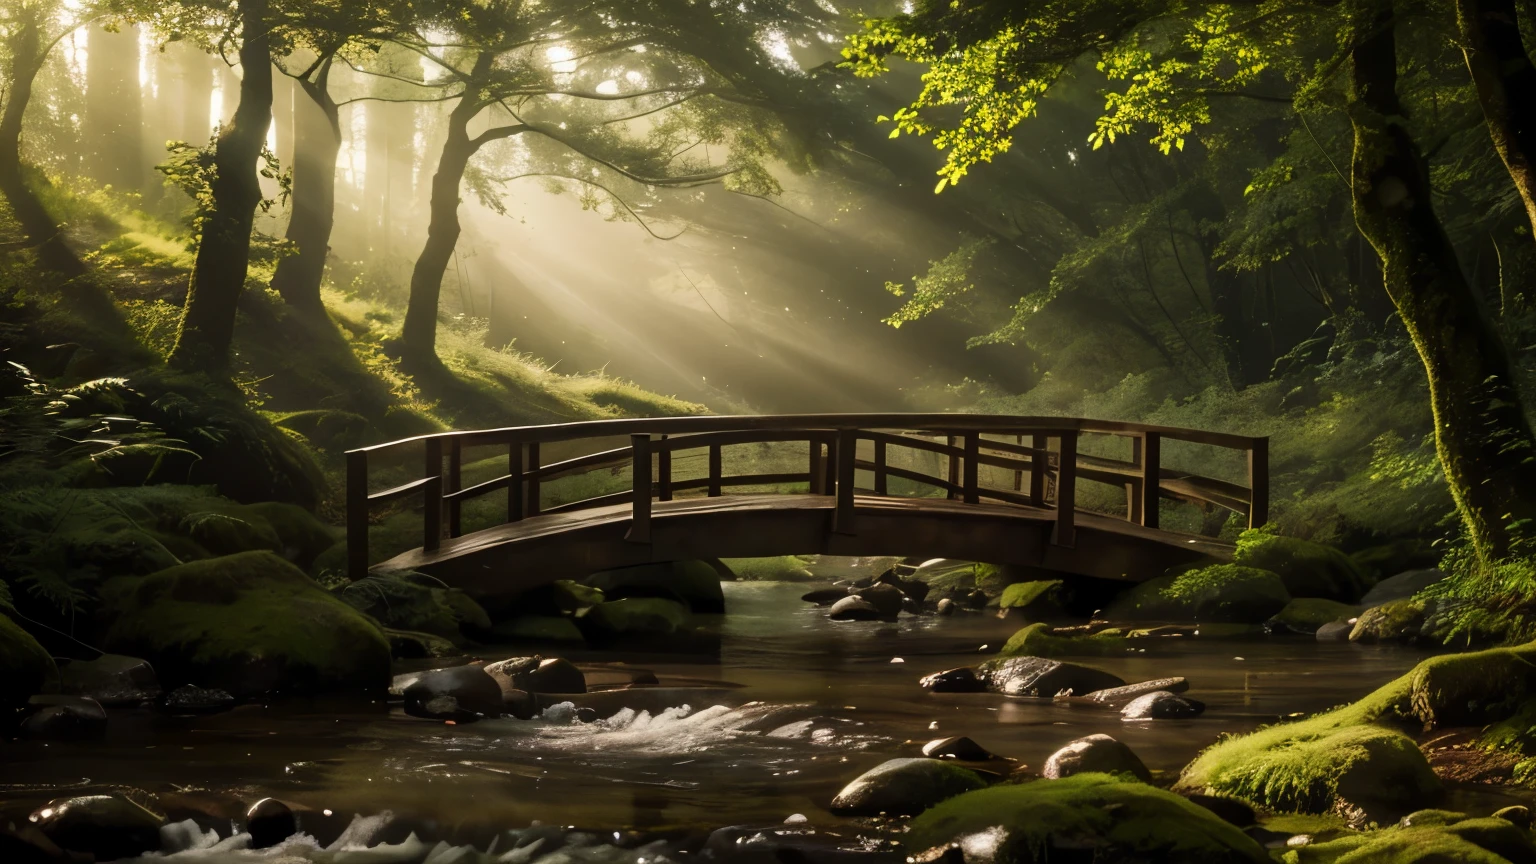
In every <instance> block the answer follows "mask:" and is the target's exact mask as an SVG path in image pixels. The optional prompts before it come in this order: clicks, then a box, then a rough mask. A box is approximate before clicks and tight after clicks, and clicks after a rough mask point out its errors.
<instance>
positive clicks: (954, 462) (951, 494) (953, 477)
mask: <svg viewBox="0 0 1536 864" xmlns="http://www.w3.org/2000/svg"><path fill="white" fill-rule="evenodd" d="M944 443H945V444H947V445H948V446H949V448H950V452H949V455H948V456H946V457H945V458H946V459H948V460H949V473H948V474H946V475H945V477H944V479H946V480H948V481H949V488H948V489H946V490H945V491H944V497H945V498H947V499H948V500H950V501H953V500H955V487H956V486H959V485H960V462H959V460H958V459H957V458H956V457H955V452H954V447H955V436H953V435H946V436H944Z"/></svg>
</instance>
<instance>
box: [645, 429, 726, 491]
mask: <svg viewBox="0 0 1536 864" xmlns="http://www.w3.org/2000/svg"><path fill="white" fill-rule="evenodd" d="M646 442H647V444H646V446H650V444H649V442H650V439H646ZM723 476H725V459H724V456H723V455H722V454H721V452H720V445H719V444H711V445H709V497H711V498H719V497H720V494H721V492H722V491H723V490H722V489H721V487H720V478H721V477H723Z"/></svg>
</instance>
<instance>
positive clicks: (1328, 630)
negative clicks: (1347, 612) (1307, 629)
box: [1317, 620, 1355, 642]
mask: <svg viewBox="0 0 1536 864" xmlns="http://www.w3.org/2000/svg"><path fill="white" fill-rule="evenodd" d="M1354 629H1355V622H1354V621H1353V620H1350V621H1330V622H1328V623H1327V624H1324V625H1323V626H1321V627H1319V628H1317V641H1319V642H1346V641H1348V640H1349V634H1350V631H1352V630H1354Z"/></svg>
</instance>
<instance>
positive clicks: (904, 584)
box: [890, 579, 930, 603]
mask: <svg viewBox="0 0 1536 864" xmlns="http://www.w3.org/2000/svg"><path fill="white" fill-rule="evenodd" d="M890 584H891V585H892V586H893V587H894V588H896V590H898V591H900V592H901V593H903V594H905V595H907V598H908V599H909V600H915V601H917V602H918V603H921V602H923V601H924V600H927V599H928V592H929V590H930V589H929V587H928V583H927V582H919V581H918V580H916V579H898V580H897V581H895V582H893V583H890Z"/></svg>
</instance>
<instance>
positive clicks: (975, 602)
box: [960, 588, 987, 611]
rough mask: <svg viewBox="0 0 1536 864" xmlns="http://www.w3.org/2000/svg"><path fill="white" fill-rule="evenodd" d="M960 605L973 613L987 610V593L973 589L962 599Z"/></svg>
mask: <svg viewBox="0 0 1536 864" xmlns="http://www.w3.org/2000/svg"><path fill="white" fill-rule="evenodd" d="M960 605H961V606H964V607H965V608H967V609H971V610H973V611H979V610H981V609H985V608H987V592H985V591H983V590H981V589H980V588H973V589H971V590H970V591H969V592H967V593H966V594H965V595H964V596H962V597H961V598H960Z"/></svg>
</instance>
